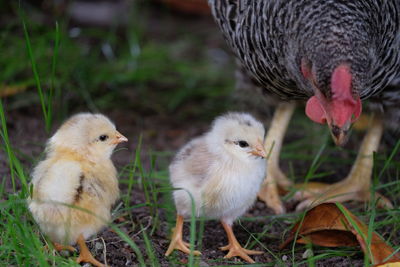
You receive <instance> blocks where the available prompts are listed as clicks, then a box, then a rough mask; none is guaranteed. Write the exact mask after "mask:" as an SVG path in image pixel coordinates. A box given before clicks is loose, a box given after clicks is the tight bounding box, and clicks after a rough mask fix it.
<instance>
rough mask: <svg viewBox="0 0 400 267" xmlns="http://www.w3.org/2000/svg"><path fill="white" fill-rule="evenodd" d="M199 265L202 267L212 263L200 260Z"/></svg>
mask: <svg viewBox="0 0 400 267" xmlns="http://www.w3.org/2000/svg"><path fill="white" fill-rule="evenodd" d="M199 266H200V267H208V266H210V265H208V263H207V262H205V261H200V262H199Z"/></svg>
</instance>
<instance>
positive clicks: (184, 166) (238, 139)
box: [165, 113, 266, 263]
mask: <svg viewBox="0 0 400 267" xmlns="http://www.w3.org/2000/svg"><path fill="white" fill-rule="evenodd" d="M264 133H265V130H264V127H263V125H262V124H261V123H260V122H258V121H257V120H255V119H254V118H253V117H252V116H251V115H249V114H246V113H227V114H225V115H223V116H220V117H218V118H216V119H215V120H214V122H213V125H212V128H211V130H210V131H209V132H207V133H206V134H204V135H203V136H201V137H198V138H195V139H194V140H192V141H190V142H189V143H188V144H186V145H185V146H184V147H183V148H182V149H181V150H180V151H179V152H178V154H177V155H176V157H175V159H174V160H173V162H172V163H171V165H170V167H169V171H170V180H171V183H172V185H173V186H174V188H177V189H180V190H175V191H174V193H173V197H174V201H175V206H176V209H177V220H176V227H175V229H174V232H173V235H172V240H171V243H170V245H169V247H168V250H167V252H166V254H165V255H166V256H168V255H170V254H171V253H172V251H173V250H174V249H178V250H181V251H183V252H185V253H187V254H189V253H190V250H189V248H188V246H189V244H188V243H187V242H184V241H183V240H182V227H183V222H184V219H185V218H188V217H190V216H191V214H192V198H193V202H194V205H195V206H194V211H195V216H196V217H199V216H205V217H208V218H213V219H218V220H220V221H221V223H222V226H223V227H224V229H225V231H226V234H227V236H228V241H229V244H228V245H227V246H225V247H222V248H220V249H221V250H229V252H228V254H227V255H226V256H225V258H231V257H234V256H239V257H241V258H242V259H244V260H246V261H247V262H250V263H254V261H253V260H252V259H251V258H250V257H249V255H256V254H261V253H262V252H261V251H254V250H247V249H244V248H243V247H242V246H241V245H240V244H239V242H238V241H237V239H236V237H235V235H234V233H233V230H232V224H233V222H234V221H235V220H236V219H237V218H238V217H239V216H241V215H243V214H244V213H245V212H246V211H247V210H248V209H249V208H250V206H252V205H253V203H254V201H255V200H256V197H257V193H258V191H259V190H260V186H261V184H262V181H263V179H264V175H265V171H266V161H265V159H264V158H265V157H266V153H265V150H264V146H263V140H264ZM191 197H192V198H191ZM194 254H195V255H200V252H199V251H194Z"/></svg>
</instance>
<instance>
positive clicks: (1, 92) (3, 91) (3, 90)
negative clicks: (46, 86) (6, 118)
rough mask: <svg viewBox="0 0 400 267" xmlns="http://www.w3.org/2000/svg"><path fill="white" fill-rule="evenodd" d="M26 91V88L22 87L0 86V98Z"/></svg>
mask: <svg viewBox="0 0 400 267" xmlns="http://www.w3.org/2000/svg"><path fill="white" fill-rule="evenodd" d="M26 89H27V87H26V86H23V85H0V98H1V97H7V96H12V95H16V94H18V93H20V92H23V91H25V90H26Z"/></svg>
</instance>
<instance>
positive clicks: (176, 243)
mask: <svg viewBox="0 0 400 267" xmlns="http://www.w3.org/2000/svg"><path fill="white" fill-rule="evenodd" d="M183 221H184V220H183V217H182V216H181V215H177V217H176V226H175V228H174V232H173V234H172V238H171V243H170V244H169V247H168V250H167V252H166V253H165V256H169V255H170V254H171V253H172V252H173V251H174V250H175V249H177V250H180V251H182V252H184V253H186V254H190V249H189V247H190V244H189V243H188V242H185V241H183V240H182V228H183ZM193 255H195V256H200V255H201V253H200V251H198V250H194V251H193Z"/></svg>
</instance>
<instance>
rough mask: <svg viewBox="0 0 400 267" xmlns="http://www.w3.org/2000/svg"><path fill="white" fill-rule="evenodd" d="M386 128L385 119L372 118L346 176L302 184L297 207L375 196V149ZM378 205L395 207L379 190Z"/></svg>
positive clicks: (363, 199)
mask: <svg viewBox="0 0 400 267" xmlns="http://www.w3.org/2000/svg"><path fill="white" fill-rule="evenodd" d="M382 132H383V123H382V120H381V119H380V118H376V117H375V118H372V119H371V120H370V124H369V129H368V131H367V133H366V135H365V137H364V139H363V141H362V143H361V147H360V149H359V151H358V155H357V158H356V161H355V162H354V164H353V167H352V169H351V171H350V173H349V174H348V176H347V177H346V178H345V179H344V180H343V181H340V182H338V183H335V184H323V183H308V184H305V185H303V186H296V187H299V188H300V190H301V191H299V192H298V193H297V196H296V197H297V198H298V199H300V200H303V201H302V202H301V203H300V204H299V205H298V206H297V209H298V210H301V209H304V208H307V207H309V206H314V205H317V204H319V203H322V202H345V201H349V200H357V201H369V200H370V198H371V197H372V196H371V192H370V185H371V176H372V168H373V163H374V162H373V153H374V152H375V151H377V150H378V147H379V143H380V139H381V137H382ZM375 197H376V199H378V203H377V204H378V206H381V207H388V208H393V205H392V204H391V202H390V201H389V200H388V199H387V198H385V197H383V196H382V195H380V194H378V193H376V194H375Z"/></svg>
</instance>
